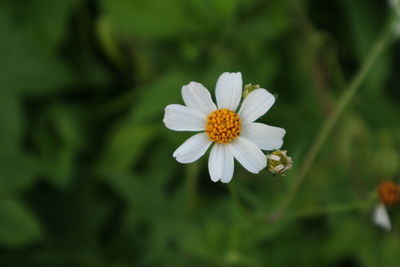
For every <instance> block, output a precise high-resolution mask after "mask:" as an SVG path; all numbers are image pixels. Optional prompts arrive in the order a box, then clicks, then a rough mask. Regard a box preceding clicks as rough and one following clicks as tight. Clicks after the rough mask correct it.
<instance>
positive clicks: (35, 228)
mask: <svg viewBox="0 0 400 267" xmlns="http://www.w3.org/2000/svg"><path fill="white" fill-rule="evenodd" d="M40 238H41V229H40V225H39V222H38V221H37V219H36V218H35V216H34V215H33V214H32V213H31V212H30V211H29V210H27V209H26V207H24V206H23V205H22V204H21V203H19V202H18V201H15V200H11V199H3V200H2V201H0V243H1V244H2V245H5V246H9V247H14V248H18V247H22V246H26V245H29V244H31V243H33V242H35V241H38V240H39V239H40Z"/></svg>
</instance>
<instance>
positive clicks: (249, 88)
mask: <svg viewBox="0 0 400 267" xmlns="http://www.w3.org/2000/svg"><path fill="white" fill-rule="evenodd" d="M258 88H260V85H259V84H255V85H252V84H251V83H248V84H246V85H245V86H244V90H243V98H245V97H246V96H248V94H250V93H251V92H253V91H254V90H256V89H258Z"/></svg>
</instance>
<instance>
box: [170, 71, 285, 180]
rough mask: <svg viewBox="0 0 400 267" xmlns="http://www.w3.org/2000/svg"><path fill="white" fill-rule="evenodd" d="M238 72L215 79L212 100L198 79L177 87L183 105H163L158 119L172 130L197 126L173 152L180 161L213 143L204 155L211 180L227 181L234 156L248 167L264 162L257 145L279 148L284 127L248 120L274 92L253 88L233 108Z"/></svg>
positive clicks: (238, 87) (236, 99) (257, 168)
mask: <svg viewBox="0 0 400 267" xmlns="http://www.w3.org/2000/svg"><path fill="white" fill-rule="evenodd" d="M242 86H243V82H242V74H241V73H240V72H237V73H228V72H225V73H223V74H222V75H221V76H220V77H219V78H218V81H217V85H216V89H215V94H216V100H217V105H215V104H214V102H213V101H212V99H211V94H210V92H209V91H208V90H207V89H206V88H205V87H204V86H203V85H202V84H200V83H197V82H191V83H189V84H188V85H185V86H183V87H182V97H183V102H184V103H185V105H178V104H172V105H168V106H167V107H166V108H165V115H164V120H163V121H164V124H165V126H166V127H167V128H169V129H171V130H175V131H193V132H196V131H202V133H198V134H195V135H194V136H192V137H190V138H189V139H188V140H186V141H185V142H184V143H183V144H182V145H181V146H180V147H178V149H176V150H175V152H174V154H173V156H174V157H175V158H176V160H177V161H178V162H180V163H191V162H194V161H196V160H197V159H199V158H200V157H201V156H203V155H204V154H205V153H206V151H207V149H208V148H209V147H210V145H211V144H212V143H214V145H213V147H212V149H211V152H210V156H209V159H208V169H209V173H210V176H211V180H212V181H214V182H217V181H221V182H223V183H228V182H229V181H230V180H231V179H232V177H233V169H234V158H235V159H236V160H237V161H239V163H240V164H242V165H243V167H244V168H245V169H247V170H248V171H249V172H251V173H258V172H260V171H261V170H262V169H264V168H265V167H266V166H267V160H266V157H265V155H264V153H263V152H262V151H261V149H262V150H275V149H279V148H280V147H281V146H282V144H283V136H284V135H285V133H286V131H285V130H284V129H282V128H278V127H273V126H269V125H266V124H262V123H257V122H254V121H255V120H256V119H258V118H259V117H261V116H262V115H264V114H265V113H266V112H267V111H268V110H269V109H270V108H271V107H272V105H273V104H274V102H275V97H274V96H273V95H272V94H271V93H269V92H268V91H267V90H265V89H262V88H260V89H256V90H254V91H252V92H251V93H249V94H248V96H247V97H246V98H245V99H244V100H243V103H242V106H241V108H240V110H239V112H238V113H236V109H237V108H238V106H239V102H240V99H241V95H242Z"/></svg>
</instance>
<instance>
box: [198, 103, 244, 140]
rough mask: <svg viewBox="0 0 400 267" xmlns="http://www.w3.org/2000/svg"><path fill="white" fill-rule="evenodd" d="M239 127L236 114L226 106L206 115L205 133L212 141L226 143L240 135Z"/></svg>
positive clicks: (238, 119)
mask: <svg viewBox="0 0 400 267" xmlns="http://www.w3.org/2000/svg"><path fill="white" fill-rule="evenodd" d="M241 127H242V126H241V123H240V118H239V115H238V114H236V113H235V112H233V111H231V110H229V109H226V108H223V109H217V110H215V111H213V112H211V114H210V115H208V117H207V123H206V134H207V135H208V137H209V138H210V140H212V141H214V142H217V143H221V144H227V143H230V142H232V141H233V139H235V138H236V137H238V136H239V135H240V129H241Z"/></svg>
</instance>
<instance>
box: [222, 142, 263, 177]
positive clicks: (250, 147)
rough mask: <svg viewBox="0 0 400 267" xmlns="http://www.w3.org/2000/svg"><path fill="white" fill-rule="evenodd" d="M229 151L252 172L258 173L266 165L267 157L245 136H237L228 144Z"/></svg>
mask: <svg viewBox="0 0 400 267" xmlns="http://www.w3.org/2000/svg"><path fill="white" fill-rule="evenodd" d="M228 147H229V149H230V151H231V152H232V154H233V156H234V157H235V159H236V160H237V161H239V162H240V164H242V166H243V167H244V168H245V169H246V170H248V171H249V172H252V173H259V172H260V171H261V170H262V169H264V168H265V167H266V166H267V158H266V156H265V155H264V153H262V151H261V150H260V148H259V147H258V146H257V145H256V144H254V143H253V142H250V141H248V140H247V139H245V138H242V137H238V138H236V139H235V140H234V141H233V142H232V143H230V144H228Z"/></svg>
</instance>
